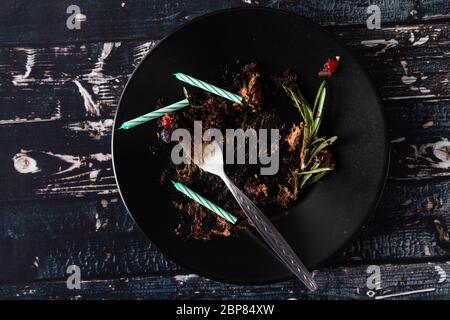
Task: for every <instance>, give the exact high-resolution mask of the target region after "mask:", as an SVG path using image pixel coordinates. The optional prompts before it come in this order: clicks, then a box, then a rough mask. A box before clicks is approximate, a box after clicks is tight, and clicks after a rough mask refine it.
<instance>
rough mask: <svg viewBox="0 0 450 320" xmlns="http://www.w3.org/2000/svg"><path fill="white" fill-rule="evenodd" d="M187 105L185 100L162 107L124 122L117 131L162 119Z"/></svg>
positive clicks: (187, 102)
mask: <svg viewBox="0 0 450 320" xmlns="http://www.w3.org/2000/svg"><path fill="white" fill-rule="evenodd" d="M188 105H189V101H188V100H187V99H184V100H181V101H178V102H175V103H172V104H171V105H168V106H166V107H163V108H161V109H158V110H155V111H152V112H149V113H147V114H144V115H142V116H140V117H137V118H134V119H132V120H129V121H127V122H124V123H123V124H122V125H121V126H120V128H119V130H121V129H130V128H133V127H136V126H138V125H140V124H142V123H144V122H147V121H150V120H153V119H156V118H159V117H162V116H163V115H165V114H166V113H171V112H175V111H177V110H179V109H183V108H185V107H187V106H188Z"/></svg>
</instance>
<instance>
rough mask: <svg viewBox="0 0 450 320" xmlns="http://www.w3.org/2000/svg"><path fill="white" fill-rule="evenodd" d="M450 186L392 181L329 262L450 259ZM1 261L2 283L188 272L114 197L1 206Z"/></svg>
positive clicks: (335, 263)
mask: <svg viewBox="0 0 450 320" xmlns="http://www.w3.org/2000/svg"><path fill="white" fill-rule="evenodd" d="M449 188H450V186H449V184H448V183H445V182H439V183H434V184H432V185H430V184H426V185H424V186H417V185H412V184H408V185H404V184H403V183H398V182H395V183H394V182H391V183H390V184H389V185H388V186H387V189H386V192H385V195H384V198H383V200H382V202H381V204H380V207H379V209H378V210H377V212H376V213H375V215H374V216H373V217H372V219H371V220H370V221H369V222H368V224H367V225H366V227H365V228H364V229H363V230H362V231H361V233H360V234H359V235H358V237H357V238H356V239H355V240H354V241H352V242H351V243H350V244H349V245H348V246H347V247H346V248H345V250H344V251H343V252H341V254H340V255H339V256H337V257H335V258H334V259H332V260H330V261H329V262H328V265H344V266H352V265H355V264H356V265H358V264H360V263H361V262H362V261H364V262H365V263H381V262H383V261H389V262H406V261H408V260H410V261H420V260H421V261H429V260H430V259H431V258H432V259H435V260H436V259H437V260H443V259H448V258H449V257H450V239H449V236H448V231H447V227H446V226H447V225H449V224H450V215H449V212H450V200H449V199H448V194H449V192H450V190H449ZM0 261H3V262H4V263H2V265H1V266H0V283H7V282H8V283H11V282H16V283H26V282H28V281H36V280H39V281H53V280H57V279H63V278H64V277H65V275H66V273H65V272H66V269H67V267H68V266H69V265H72V264H76V265H78V266H80V268H81V269H82V271H83V277H84V279H86V280H94V279H98V278H115V277H122V276H126V277H132V276H133V275H149V274H155V275H156V274H158V273H162V274H167V273H173V274H175V273H182V272H185V271H184V270H183V269H182V268H180V267H178V266H177V265H176V264H174V263H173V262H172V261H171V260H170V259H168V258H167V257H165V256H164V255H163V254H161V253H160V252H159V250H158V249H157V248H156V247H155V246H154V245H153V244H152V243H151V242H150V241H149V240H147V239H146V238H145V237H144V236H143V235H142V234H141V233H140V231H139V230H138V228H137V226H136V225H135V224H134V222H133V221H132V219H131V217H130V216H129V215H128V214H127V212H126V210H125V208H124V206H123V205H122V204H121V202H120V200H119V199H118V198H114V197H106V198H98V199H85V200H84V199H83V200H70V201H69V200H66V201H39V202H36V203H35V202H31V203H23V204H17V203H11V204H3V205H0Z"/></svg>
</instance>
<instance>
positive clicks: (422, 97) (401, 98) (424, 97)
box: [383, 94, 436, 100]
mask: <svg viewBox="0 0 450 320" xmlns="http://www.w3.org/2000/svg"><path fill="white" fill-rule="evenodd" d="M435 97H436V95H434V94H426V95H421V96H402V97H386V98H383V100H407V99H428V98H435Z"/></svg>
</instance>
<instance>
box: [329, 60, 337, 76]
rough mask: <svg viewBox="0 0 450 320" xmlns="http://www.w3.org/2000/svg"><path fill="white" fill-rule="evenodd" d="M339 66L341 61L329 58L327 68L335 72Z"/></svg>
mask: <svg viewBox="0 0 450 320" xmlns="http://www.w3.org/2000/svg"><path fill="white" fill-rule="evenodd" d="M338 66H339V62H338V61H337V60H336V59H328V61H327V65H326V68H327V69H328V71H330V72H331V73H335V72H336V70H337V68H338Z"/></svg>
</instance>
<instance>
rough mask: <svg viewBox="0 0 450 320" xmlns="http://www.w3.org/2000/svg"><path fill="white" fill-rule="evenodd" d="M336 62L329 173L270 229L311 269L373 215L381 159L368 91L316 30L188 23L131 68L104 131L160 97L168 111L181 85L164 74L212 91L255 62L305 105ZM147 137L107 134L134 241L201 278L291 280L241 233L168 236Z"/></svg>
mask: <svg viewBox="0 0 450 320" xmlns="http://www.w3.org/2000/svg"><path fill="white" fill-rule="evenodd" d="M336 54H339V55H341V56H342V57H343V65H342V68H341V69H340V70H339V72H338V73H337V74H336V76H335V77H334V79H333V80H332V81H331V83H330V89H331V90H330V99H329V101H328V103H327V106H326V114H325V122H324V125H323V131H322V132H323V133H325V134H330V133H332V134H335V135H338V136H339V140H338V142H337V144H336V147H335V156H336V160H337V170H336V171H335V172H333V173H332V174H331V175H329V176H328V177H327V178H325V179H324V180H323V182H322V183H320V184H319V185H317V186H316V187H314V188H312V189H311V190H310V192H307V193H306V194H305V195H304V196H303V197H302V198H301V200H300V201H299V203H298V205H296V206H295V207H294V208H293V209H292V210H291V212H290V213H289V214H288V215H287V216H284V217H281V218H277V219H273V220H272V221H273V223H274V224H275V226H276V227H277V228H278V229H279V230H280V232H281V233H282V234H283V235H284V236H285V238H286V239H287V241H288V242H289V243H290V244H291V245H292V247H293V248H294V250H295V251H296V252H297V253H298V255H299V256H300V258H301V259H302V260H303V261H304V263H305V264H306V265H307V266H308V267H309V268H315V267H317V266H318V265H319V264H321V263H323V262H324V261H325V260H326V259H328V258H330V257H331V256H332V255H333V254H334V253H336V252H337V251H338V249H339V248H341V247H342V246H343V245H344V244H345V243H346V242H347V241H348V240H349V239H350V238H351V237H352V235H354V234H355V232H356V231H358V229H359V228H360V227H361V226H362V224H363V223H364V222H365V221H366V219H367V217H368V216H369V214H370V213H371V212H373V210H374V209H375V207H376V204H377V201H378V199H379V198H380V195H381V192H382V189H383V186H384V183H385V178H386V174H387V166H388V158H389V146H388V143H387V133H386V131H387V130H386V123H385V118H384V113H383V109H382V106H381V103H380V99H379V97H378V95H377V92H376V90H375V89H374V86H373V84H372V82H371V81H370V79H369V78H368V76H367V74H366V73H365V72H364V71H363V69H362V67H361V66H360V65H359V63H358V62H357V61H356V60H355V59H354V58H353V56H352V55H351V54H350V52H349V51H348V50H347V49H345V48H344V47H342V46H341V45H340V44H338V42H337V41H336V40H335V39H334V38H333V37H332V36H330V35H329V34H328V33H327V32H325V31H324V30H323V29H322V28H321V27H319V26H317V25H316V24H314V23H312V22H311V21H309V20H306V19H304V18H301V17H299V16H297V15H294V14H290V13H286V12H281V11H275V10H270V9H260V8H246V9H242V8H240V9H231V10H225V11H220V12H216V13H212V14H209V15H206V16H203V17H200V18H197V19H195V20H193V21H191V22H189V23H187V24H186V25H184V26H183V27H182V28H180V29H178V30H177V31H175V32H174V33H172V34H171V35H170V36H168V37H167V38H165V39H164V40H163V41H161V42H160V43H159V44H158V46H157V47H156V48H154V49H153V50H152V51H151V52H150V53H149V54H148V55H147V57H146V58H145V59H144V61H143V62H142V63H141V64H140V65H139V67H138V68H137V69H136V71H135V72H134V74H133V76H132V77H131V79H130V81H129V82H128V84H127V86H126V89H125V91H124V93H123V96H122V98H121V101H120V106H119V109H118V112H117V116H116V119H115V124H114V128H115V129H117V128H118V127H119V126H120V125H121V124H122V123H123V122H124V121H126V120H129V119H132V118H134V117H137V116H139V115H142V114H144V113H147V112H149V111H151V110H153V105H154V103H155V102H156V100H157V99H158V98H160V97H164V98H165V101H168V102H169V101H170V102H175V101H178V100H181V99H183V95H182V92H181V87H182V84H181V83H180V82H179V81H177V80H176V79H175V78H174V77H173V76H172V75H171V73H172V72H176V71H179V72H184V73H187V74H189V75H192V76H195V77H198V78H200V79H203V80H206V81H209V82H211V83H214V84H216V85H218V86H220V84H221V74H222V72H223V70H224V67H225V66H227V67H229V68H231V69H233V68H237V66H238V65H239V66H242V63H248V62H258V63H260V64H261V66H262V68H263V70H264V71H265V72H269V73H271V72H277V73H280V72H282V71H284V70H285V69H286V68H292V69H294V70H296V71H298V72H299V73H300V74H301V78H302V81H303V83H304V88H305V92H306V94H307V96H309V97H310V98H311V97H312V98H313V97H314V94H315V91H316V89H317V87H318V85H319V83H320V79H318V77H317V72H318V71H319V70H320V69H321V67H322V66H323V63H324V62H325V61H326V59H327V58H328V57H332V56H335V55H336ZM236 61H240V64H237V63H236ZM236 71H237V70H236ZM283 108H289V106H287V107H286V106H283ZM283 108H280V112H283V111H282V110H283ZM155 130H156V125H155V122H149V123H146V124H144V125H141V126H138V127H135V128H133V129H131V130H127V131H116V130H115V131H114V137H113V162H114V170H115V174H116V178H117V181H118V184H119V188H120V193H121V195H122V198H123V200H124V202H125V204H126V206H127V208H128V210H129V212H130V213H131V214H132V216H133V218H134V219H135V220H136V222H137V223H138V225H139V226H140V228H141V229H142V230H143V232H144V233H145V234H146V235H147V236H148V237H149V238H150V239H151V240H152V241H153V242H154V243H155V244H156V245H157V246H158V247H159V248H160V249H161V250H162V251H163V252H164V253H166V254H167V255H168V256H170V257H172V258H173V259H174V260H175V261H176V262H178V263H179V264H181V265H183V266H184V267H186V268H188V269H190V270H192V271H193V272H195V273H198V274H200V275H203V276H205V277H207V278H211V279H217V280H221V281H225V282H232V283H267V282H272V281H278V280H283V279H286V278H289V277H291V275H290V273H289V272H288V271H287V270H286V269H285V267H284V266H283V265H282V264H280V263H279V262H278V260H277V259H276V258H275V257H274V255H273V253H272V252H271V251H270V250H268V249H267V247H266V246H265V245H264V244H262V243H261V242H260V240H259V239H258V238H257V237H255V235H254V234H253V233H252V232H250V231H244V232H241V233H240V234H239V238H220V239H214V240H211V241H206V242H205V241H186V240H183V239H181V238H178V237H176V236H175V234H174V229H175V223H176V221H177V219H176V215H177V214H179V213H177V211H176V210H175V209H174V208H173V206H172V205H171V202H170V200H169V198H168V195H167V194H166V192H165V191H164V188H161V187H160V184H159V177H160V173H161V166H163V165H164V164H161V163H158V161H155V159H154V158H153V157H152V154H151V152H150V151H149V146H150V145H152V144H153V143H154V136H155V134H154V133H155ZM224 187H225V186H224Z"/></svg>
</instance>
